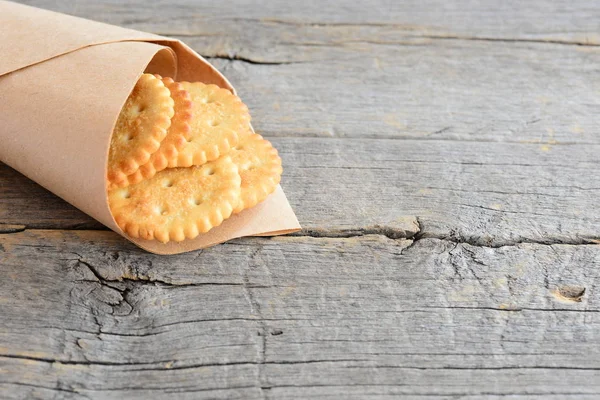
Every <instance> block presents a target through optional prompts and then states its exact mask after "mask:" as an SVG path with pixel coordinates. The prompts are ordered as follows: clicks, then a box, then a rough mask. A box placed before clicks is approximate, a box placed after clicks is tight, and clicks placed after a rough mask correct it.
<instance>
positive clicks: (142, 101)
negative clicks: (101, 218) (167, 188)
mask: <svg viewBox="0 0 600 400" xmlns="http://www.w3.org/2000/svg"><path fill="white" fill-rule="evenodd" d="M173 114H174V102H173V99H172V98H171V93H170V91H169V89H167V88H166V87H165V85H164V84H163V82H162V81H161V80H160V79H157V78H156V77H155V76H154V75H150V74H143V75H142V76H141V77H140V79H139V80H138V82H137V83H136V85H135V87H134V89H133V90H132V92H131V94H130V95H129V97H128V98H127V100H126V101H125V104H124V106H123V108H122V109H121V113H120V114H119V117H118V119H117V123H116V125H115V128H114V130H113V133H112V137H111V142H110V148H109V156H108V168H107V179H108V181H109V183H110V184H112V185H122V184H123V182H124V181H125V180H126V179H127V175H131V174H133V173H134V172H136V171H137V169H138V168H139V167H140V165H143V164H145V163H147V162H148V160H149V159H150V156H151V155H152V153H154V152H156V151H157V150H158V149H159V147H160V142H161V141H162V140H163V139H164V138H165V136H166V135H167V130H168V129H169V127H170V126H171V118H172V117H173Z"/></svg>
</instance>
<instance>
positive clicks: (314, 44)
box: [31, 1, 600, 146]
mask: <svg viewBox="0 0 600 400" xmlns="http://www.w3.org/2000/svg"><path fill="white" fill-rule="evenodd" d="M31 3H33V4H37V5H41V6H45V7H49V8H52V9H57V10H60V11H64V12H68V13H72V14H76V15H80V16H84V17H89V18H93V19H101V20H105V21H107V22H111V23H115V24H119V25H123V26H127V27H132V28H136V29H142V30H149V31H153V32H158V33H163V34H168V35H175V36H178V37H179V38H181V39H183V40H184V41H186V42H187V43H188V44H190V45H191V46H192V47H193V48H194V49H196V50H197V51H198V52H200V53H201V54H204V55H206V56H209V57H210V56H218V57H224V58H239V59H242V60H249V61H250V62H251V63H247V62H242V61H238V62H236V61H234V62H231V61H230V60H213V61H214V63H215V64H216V65H217V66H218V67H219V68H220V69H221V70H223V71H224V72H225V74H226V75H227V76H228V77H229V78H230V79H231V80H232V82H233V83H234V84H235V86H236V87H237V88H238V89H239V92H240V95H241V96H242V98H243V99H244V100H245V101H246V102H247V103H248V104H249V106H250V109H251V110H252V111H253V116H254V124H255V127H256V128H257V129H258V130H260V131H262V132H263V133H266V134H268V135H269V136H275V135H278V136H299V135H302V136H335V137H338V136H339V137H372V138H374V137H393V138H406V137H409V138H416V139H447V140H485V141H513V142H520V141H521V142H522V141H525V142H534V143H540V145H546V146H548V145H553V144H556V143H575V142H576V143H599V140H600V139H599V138H600V135H598V129H597V126H596V123H595V119H594V116H595V115H597V114H598V107H599V105H598V101H597V92H598V90H599V86H598V79H596V78H597V77H596V71H597V70H598V68H599V62H600V61H599V60H600V57H598V55H599V54H600V48H597V47H590V46H572V45H561V44H551V43H536V42H527V41H525V42H520V40H558V41H567V42H568V41H573V40H575V41H582V42H586V43H587V42H589V43H595V44H600V39H599V38H600V36H598V29H597V28H598V25H597V21H598V18H599V17H600V6H598V5H597V4H592V3H589V2H585V5H584V4H583V3H581V4H575V3H570V4H569V6H568V7H567V6H558V5H557V4H556V3H555V2H550V1H536V2H533V3H532V2H528V3H527V4H517V3H516V2H514V4H513V2H510V5H504V3H503V5H498V4H497V2H495V1H487V2H481V3H479V2H478V3H477V4H470V3H469V4H468V5H467V4H464V5H459V4H458V3H454V4H453V3H448V2H443V1H440V2H416V1H415V2H401V3H402V4H396V3H398V2H392V3H390V2H383V1H381V2H375V3H373V4H372V5H370V6H369V7H365V6H364V5H363V4H361V3H350V2H348V3H344V2H330V3H328V5H324V4H322V2H321V3H311V4H312V5H311V6H307V5H305V4H300V3H289V4H288V2H285V1H283V2H282V3H281V4H276V3H272V2H270V3H269V5H263V6H261V7H256V6H253V5H252V4H251V3H248V2H239V4H231V3H228V6H227V7H223V6H221V5H215V4H214V3H211V2H207V1H202V2H194V3H191V2H179V3H175V4H172V3H171V2H168V4H167V3H155V4H153V5H152V6H148V4H147V2H144V3H143V4H142V3H138V2H126V3H119V2H116V3H112V2H111V3H108V4H107V2H102V3H101V4H96V3H84V4H81V3H77V4H75V3H72V2H57V3H52V4H48V2H46V1H37V2H31ZM340 3H341V4H340ZM342 4H343V5H342ZM506 4H509V3H506ZM315 7H317V8H319V9H320V12H315V10H314V8H315ZM357 9H360V10H361V12H360V14H356V11H357ZM557 9H561V11H560V12H556V10H557ZM328 10H335V12H331V13H328ZM441 15H444V16H445V17H444V18H441ZM532 18H535V20H532ZM307 21H310V22H307ZM359 21H362V23H361V22H359ZM532 21H535V22H532ZM434 22H435V23H434ZM473 37H489V38H496V39H498V38H508V40H507V41H499V42H498V41H486V40H481V41H477V40H463V39H472V38H473ZM453 38H458V39H453ZM461 38H463V39H461ZM514 40H516V42H515V41H514ZM252 63H255V64H259V65H254V64H252ZM281 63H292V64H288V65H277V64H281ZM261 64H262V65H261ZM264 64H267V65H264ZM268 64H275V65H268Z"/></svg>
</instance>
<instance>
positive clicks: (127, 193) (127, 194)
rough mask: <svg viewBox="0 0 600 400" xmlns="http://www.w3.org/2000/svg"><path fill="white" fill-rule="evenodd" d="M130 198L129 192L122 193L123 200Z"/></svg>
mask: <svg viewBox="0 0 600 400" xmlns="http://www.w3.org/2000/svg"><path fill="white" fill-rule="evenodd" d="M130 197H131V193H129V192H123V198H124V199H128V198H130Z"/></svg>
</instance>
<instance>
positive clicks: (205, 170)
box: [108, 156, 241, 243]
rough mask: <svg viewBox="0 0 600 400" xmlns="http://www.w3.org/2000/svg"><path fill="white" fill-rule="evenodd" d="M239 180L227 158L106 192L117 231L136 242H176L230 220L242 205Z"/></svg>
mask: <svg viewBox="0 0 600 400" xmlns="http://www.w3.org/2000/svg"><path fill="white" fill-rule="evenodd" d="M240 187H241V178H240V175H239V173H238V168H237V165H236V164H235V163H234V162H233V161H232V160H231V157H229V156H225V157H221V158H220V159H218V160H216V161H212V162H209V163H206V164H204V165H202V166H193V167H189V168H170V169H165V170H163V171H160V172H158V173H157V174H156V175H154V176H153V177H152V178H150V179H148V180H144V181H141V182H139V183H137V184H134V185H131V186H128V187H126V188H116V189H112V190H110V191H109V193H108V200H109V206H110V209H111V212H112V214H113V216H114V218H115V221H116V222H117V224H118V225H119V227H120V228H121V229H122V230H123V231H124V232H125V233H127V234H128V235H129V236H131V237H134V238H142V239H149V240H150V239H156V240H158V241H160V242H163V243H167V242H169V241H176V242H180V241H182V240H184V239H194V238H195V237H197V236H198V235H199V234H200V233H205V232H208V231H209V230H210V229H211V228H213V227H215V226H219V225H220V224H221V223H222V222H223V221H224V220H225V219H227V218H229V217H230V216H231V215H232V213H233V209H234V208H235V207H236V206H237V205H238V204H239V201H240V190H241V189H240Z"/></svg>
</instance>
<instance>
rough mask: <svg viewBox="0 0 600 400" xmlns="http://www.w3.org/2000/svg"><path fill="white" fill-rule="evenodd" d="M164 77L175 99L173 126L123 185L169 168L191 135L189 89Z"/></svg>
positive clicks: (136, 181)
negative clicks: (155, 149)
mask: <svg viewBox="0 0 600 400" xmlns="http://www.w3.org/2000/svg"><path fill="white" fill-rule="evenodd" d="M155 76H156V77H157V78H159V79H162V82H163V84H164V85H165V86H166V87H167V89H169V91H170V92H171V98H172V99H173V101H174V110H175V114H174V115H173V118H171V126H170V127H169V129H168V131H167V136H165V138H164V139H163V140H162V142H160V147H159V148H158V150H157V151H156V152H155V153H152V155H151V156H150V160H148V162H147V163H146V164H144V165H141V166H140V167H139V168H138V170H137V171H136V172H134V173H133V174H131V175H128V176H127V180H126V183H125V184H123V185H121V186H128V185H133V184H134V183H138V182H140V181H142V180H144V179H149V178H152V177H153V176H154V175H155V174H156V173H157V172H159V171H162V170H163V169H165V168H167V166H168V165H169V163H170V162H171V163H173V162H176V160H177V155H178V154H179V151H180V150H181V149H182V148H183V146H184V145H185V144H186V143H187V139H189V137H190V133H191V127H190V121H191V120H192V100H191V97H190V94H189V93H188V92H187V90H185V89H183V86H182V85H181V84H179V83H177V82H175V81H173V79H171V78H161V77H160V76H159V75H155Z"/></svg>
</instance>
